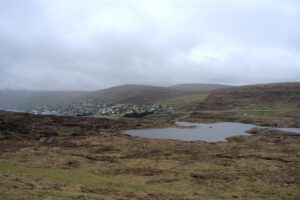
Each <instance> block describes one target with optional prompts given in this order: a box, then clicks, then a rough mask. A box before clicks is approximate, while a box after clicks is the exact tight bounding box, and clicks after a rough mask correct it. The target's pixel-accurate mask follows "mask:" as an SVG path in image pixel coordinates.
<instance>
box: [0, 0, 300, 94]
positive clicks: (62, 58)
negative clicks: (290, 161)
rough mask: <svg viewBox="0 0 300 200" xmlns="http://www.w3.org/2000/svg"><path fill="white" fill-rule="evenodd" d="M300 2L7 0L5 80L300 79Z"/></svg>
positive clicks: (1, 65) (68, 83) (37, 84)
mask: <svg viewBox="0 0 300 200" xmlns="http://www.w3.org/2000/svg"><path fill="white" fill-rule="evenodd" d="M299 21H300V3H299V1H295V0H285V1H283V0H265V1H259V0H251V1H250V0H249V1H247V0H243V1H239V0H225V1H221V0H212V1H204V0H203V1H202V0H197V1H196V0H172V1H171V0H152V1H150V0H149V1H146V0H145V1H137V0H126V1H125V0H122V1H121V0H113V1H111V0H110V1H108V0H104V1H96V0H85V1H84V0H72V1H71V0H65V1H59V0H31V1H21V0H3V1H1V3H0V30H1V31H0V86H1V87H0V88H2V89H3V88H27V89H74V90H78V89H87V90H91V89H100V88H104V87H109V86H113V85H117V84H124V83H140V84H155V85H171V84H177V83H183V82H184V83H188V82H206V83H226V84H251V83H261V82H279V81H300V78H299V77H300V67H299V66H300V45H299V41H300V38H299V35H300V27H299V26H298V22H299Z"/></svg>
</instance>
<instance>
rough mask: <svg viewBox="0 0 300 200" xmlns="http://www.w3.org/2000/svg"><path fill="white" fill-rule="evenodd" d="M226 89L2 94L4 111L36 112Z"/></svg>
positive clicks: (178, 87) (182, 87)
mask: <svg viewBox="0 0 300 200" xmlns="http://www.w3.org/2000/svg"><path fill="white" fill-rule="evenodd" d="M224 87H228V86H225V85H209V84H184V85H175V86H172V87H159V86H151V85H134V84H126V85H119V86H115V87H111V88H107V89H102V90H97V91H32V90H0V108H2V109H12V108H19V109H25V110H26V109H27V108H29V109H32V107H34V106H36V105H47V104H64V103H70V102H78V101H90V102H93V103H134V104H153V103H155V102H158V101H159V100H162V99H168V98H175V97H178V96H184V95H190V94H195V93H198V92H203V91H205V92H207V91H210V90H213V89H218V88H224Z"/></svg>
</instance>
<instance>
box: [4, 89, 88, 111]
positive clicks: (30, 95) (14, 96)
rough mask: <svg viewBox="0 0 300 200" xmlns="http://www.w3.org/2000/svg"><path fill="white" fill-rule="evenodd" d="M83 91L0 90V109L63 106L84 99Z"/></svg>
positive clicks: (84, 93)
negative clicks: (46, 105)
mask: <svg viewBox="0 0 300 200" xmlns="http://www.w3.org/2000/svg"><path fill="white" fill-rule="evenodd" d="M87 93H88V92H83V91H30V90H0V108H2V109H11V108H17V109H25V110H26V109H27V108H29V109H31V108H32V107H34V106H35V105H45V104H53V103H55V104H63V103H67V102H72V101H77V100H82V99H84V97H85V95H86V94H87Z"/></svg>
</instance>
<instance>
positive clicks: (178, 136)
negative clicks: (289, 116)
mask: <svg viewBox="0 0 300 200" xmlns="http://www.w3.org/2000/svg"><path fill="white" fill-rule="evenodd" d="M176 124H177V125H178V126H181V127H180V128H161V129H136V130H129V131H126V132H125V133H126V134H128V135H132V136H140V137H145V138H160V139H175V140H183V141H195V140H203V141H207V142H219V141H225V140H226V138H228V137H231V136H237V135H250V134H248V133H246V132H245V131H247V130H249V129H251V128H254V127H259V126H255V125H252V124H244V123H239V122H222V123H211V124H208V123H190V122H176ZM270 128H272V127H270ZM274 129H275V128H274ZM276 129H278V130H282V131H288V132H294V133H299V134H300V128H276Z"/></svg>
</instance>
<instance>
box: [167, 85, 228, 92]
mask: <svg viewBox="0 0 300 200" xmlns="http://www.w3.org/2000/svg"><path fill="white" fill-rule="evenodd" d="M228 87H232V86H230V85H220V84H202V83H191V84H180V85H174V86H171V87H169V88H170V89H174V90H178V91H185V92H195V91H211V90H216V89H223V88H228Z"/></svg>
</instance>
